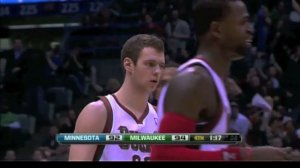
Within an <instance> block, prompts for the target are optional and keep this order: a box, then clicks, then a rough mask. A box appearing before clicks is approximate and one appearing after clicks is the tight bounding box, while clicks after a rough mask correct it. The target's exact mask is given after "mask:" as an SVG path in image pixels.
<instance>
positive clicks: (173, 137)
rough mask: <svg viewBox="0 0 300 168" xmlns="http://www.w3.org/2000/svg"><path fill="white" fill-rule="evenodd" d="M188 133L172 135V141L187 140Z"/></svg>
mask: <svg viewBox="0 0 300 168" xmlns="http://www.w3.org/2000/svg"><path fill="white" fill-rule="evenodd" d="M188 140H189V136H188V135H172V141H188Z"/></svg>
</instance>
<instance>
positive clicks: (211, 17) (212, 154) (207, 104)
mask: <svg viewBox="0 0 300 168" xmlns="http://www.w3.org/2000/svg"><path fill="white" fill-rule="evenodd" d="M193 12H194V24H195V28H196V31H197V34H198V37H199V42H200V44H199V50H198V55H197V56H196V57H195V58H193V59H191V60H190V61H188V62H187V63H185V64H183V65H182V66H180V67H179V68H178V74H177V75H176V76H175V77H174V78H173V79H172V80H171V81H170V82H169V83H168V84H167V85H166V86H165V87H164V88H163V89H162V92H161V97H160V99H159V105H158V111H159V112H158V113H159V114H163V118H162V119H161V121H159V123H160V124H159V125H160V126H159V133H195V132H200V133H217V134H221V133H226V132H227V130H228V120H229V117H230V112H231V110H230V105H229V102H228V98H227V93H226V89H225V86H224V81H225V80H226V78H227V76H228V73H229V68H230V63H231V61H232V60H233V59H237V58H240V57H241V56H243V55H245V51H246V49H247V48H248V47H250V46H251V39H252V30H251V26H250V24H249V22H248V19H249V15H248V12H247V8H246V6H245V4H244V3H243V2H242V1H241V0H199V1H198V2H197V3H196V4H195V5H194V10H193ZM290 151H291V149H289V148H275V147H254V148H249V147H228V146H227V145H206V144H204V145H200V146H195V148H191V147H188V146H185V145H176V146H175V145H153V146H152V150H151V160H177V161H178V160H193V161H195V160H287V159H290V157H289V156H290V155H289V154H288V153H289V152H290Z"/></svg>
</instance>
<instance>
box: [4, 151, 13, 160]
mask: <svg viewBox="0 0 300 168" xmlns="http://www.w3.org/2000/svg"><path fill="white" fill-rule="evenodd" d="M3 160H5V161H16V153H15V151H14V150H7V151H6V153H5V156H4V158H3Z"/></svg>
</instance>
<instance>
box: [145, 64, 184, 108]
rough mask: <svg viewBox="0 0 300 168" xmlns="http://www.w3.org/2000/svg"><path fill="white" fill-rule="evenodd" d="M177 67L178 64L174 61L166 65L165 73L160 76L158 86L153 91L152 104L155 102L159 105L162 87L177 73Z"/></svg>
mask: <svg viewBox="0 0 300 168" xmlns="http://www.w3.org/2000/svg"><path fill="white" fill-rule="evenodd" d="M177 67H178V64H176V63H174V62H168V63H167V64H166V65H165V69H164V70H163V73H162V75H161V77H160V81H159V83H158V86H157V88H156V89H155V91H154V92H153V97H152V98H151V101H150V102H151V104H153V105H155V106H156V105H157V103H158V99H159V96H160V93H161V90H162V88H163V87H164V85H166V84H167V83H168V82H169V81H170V80H171V79H172V78H173V77H174V76H175V75H176V73H177Z"/></svg>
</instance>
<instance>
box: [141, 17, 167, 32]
mask: <svg viewBox="0 0 300 168" xmlns="http://www.w3.org/2000/svg"><path fill="white" fill-rule="evenodd" d="M140 32H141V33H142V34H153V35H156V36H158V37H163V35H164V34H163V29H162V27H160V25H158V24H157V23H155V22H153V19H152V16H151V15H150V14H146V15H145V16H144V20H143V22H142V26H141V30H140Z"/></svg>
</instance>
